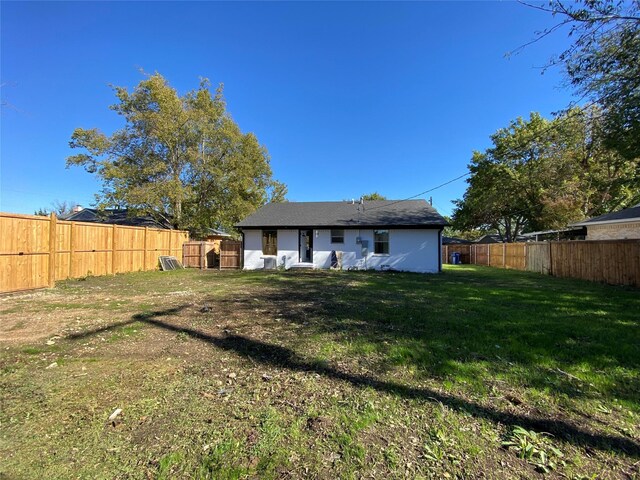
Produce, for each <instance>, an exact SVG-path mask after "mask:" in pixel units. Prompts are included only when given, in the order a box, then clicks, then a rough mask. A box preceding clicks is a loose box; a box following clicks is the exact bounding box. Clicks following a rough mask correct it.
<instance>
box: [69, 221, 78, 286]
mask: <svg viewBox="0 0 640 480" xmlns="http://www.w3.org/2000/svg"><path fill="white" fill-rule="evenodd" d="M75 243H76V222H71V233H70V234H69V276H68V277H67V278H73V276H72V274H73V254H74V251H75Z"/></svg>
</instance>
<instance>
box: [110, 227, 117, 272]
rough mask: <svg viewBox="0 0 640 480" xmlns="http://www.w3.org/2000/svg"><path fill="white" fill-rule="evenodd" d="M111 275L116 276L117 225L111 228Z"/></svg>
mask: <svg viewBox="0 0 640 480" xmlns="http://www.w3.org/2000/svg"><path fill="white" fill-rule="evenodd" d="M111 274H112V275H115V274H116V224H115V223H114V224H113V226H112V227H111Z"/></svg>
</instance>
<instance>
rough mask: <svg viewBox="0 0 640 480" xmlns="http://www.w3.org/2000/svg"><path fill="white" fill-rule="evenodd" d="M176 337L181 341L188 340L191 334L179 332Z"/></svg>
mask: <svg viewBox="0 0 640 480" xmlns="http://www.w3.org/2000/svg"><path fill="white" fill-rule="evenodd" d="M176 339H177V340H178V341H179V342H188V341H189V334H188V333H187V332H178V334H177V335H176Z"/></svg>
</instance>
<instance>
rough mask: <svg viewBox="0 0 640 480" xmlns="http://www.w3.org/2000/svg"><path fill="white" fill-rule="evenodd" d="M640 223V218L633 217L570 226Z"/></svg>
mask: <svg viewBox="0 0 640 480" xmlns="http://www.w3.org/2000/svg"><path fill="white" fill-rule="evenodd" d="M635 222H640V217H632V218H620V219H616V220H600V221H597V222H589V221H586V222H581V223H572V224H571V225H570V226H572V227H588V226H589V225H606V224H608V223H635Z"/></svg>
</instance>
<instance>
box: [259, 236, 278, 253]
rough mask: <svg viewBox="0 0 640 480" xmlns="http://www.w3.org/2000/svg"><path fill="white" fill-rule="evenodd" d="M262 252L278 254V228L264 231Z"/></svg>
mask: <svg viewBox="0 0 640 480" xmlns="http://www.w3.org/2000/svg"><path fill="white" fill-rule="evenodd" d="M262 254H263V255H277V254H278V231H277V230H263V231H262Z"/></svg>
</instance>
